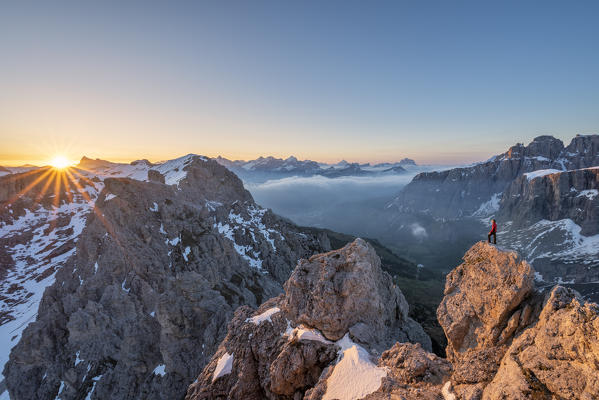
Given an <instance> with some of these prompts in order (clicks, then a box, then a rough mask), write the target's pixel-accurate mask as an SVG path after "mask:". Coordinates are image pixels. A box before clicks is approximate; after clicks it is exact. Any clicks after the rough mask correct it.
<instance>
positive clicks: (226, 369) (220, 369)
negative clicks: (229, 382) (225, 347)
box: [212, 353, 233, 382]
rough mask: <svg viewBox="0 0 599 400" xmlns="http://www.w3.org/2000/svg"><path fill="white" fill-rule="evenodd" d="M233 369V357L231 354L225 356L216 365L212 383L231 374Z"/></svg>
mask: <svg viewBox="0 0 599 400" xmlns="http://www.w3.org/2000/svg"><path fill="white" fill-rule="evenodd" d="M232 369H233V355H232V354H229V353H225V354H223V355H222V356H221V357H220V358H219V359H218V362H217V363H216V368H215V369H214V373H213V374H212V382H214V381H215V380H217V379H218V378H220V377H221V376H225V375H228V374H230V373H231V370H232Z"/></svg>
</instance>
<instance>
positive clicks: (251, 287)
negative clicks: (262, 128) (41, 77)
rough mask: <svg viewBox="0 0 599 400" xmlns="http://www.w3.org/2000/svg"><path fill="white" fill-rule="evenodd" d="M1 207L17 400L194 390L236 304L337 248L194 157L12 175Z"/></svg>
mask: <svg viewBox="0 0 599 400" xmlns="http://www.w3.org/2000/svg"><path fill="white" fill-rule="evenodd" d="M0 204H2V208H1V209H0V261H1V262H2V265H1V266H2V268H1V269H0V274H1V275H0V278H1V280H0V295H1V296H2V297H1V298H0V300H1V303H0V307H1V308H0V312H1V314H0V316H1V319H0V334H1V336H0V339H1V340H2V343H1V344H2V348H1V353H0V361H1V362H2V365H0V367H1V368H2V369H3V374H4V376H5V382H2V379H0V390H2V389H3V387H4V383H5V384H6V387H8V390H10V392H11V398H12V399H31V398H54V397H56V396H57V395H58V396H59V397H60V398H62V399H71V398H73V399H75V398H86V397H87V398H93V399H96V398H115V399H116V398H139V397H140V396H141V397H143V398H146V399H152V398H153V399H159V398H165V396H166V397H168V396H170V395H172V394H173V393H181V392H184V390H185V388H186V387H187V385H188V384H189V383H190V382H191V380H192V379H193V377H195V376H196V375H197V373H198V369H201V367H202V365H203V363H204V362H205V361H206V360H207V359H208V357H210V356H211V354H212V351H214V349H215V348H216V344H217V340H219V337H220V335H221V334H222V333H223V327H224V326H226V323H227V320H228V318H230V316H231V315H232V311H233V309H234V308H236V307H238V306H240V305H243V304H253V305H255V304H259V303H260V302H261V301H262V299H263V297H264V296H269V297H270V296H273V295H276V294H277V293H278V292H280V291H281V283H282V282H283V281H284V280H285V279H286V278H287V277H288V275H289V273H290V271H291V269H292V268H293V266H294V265H295V263H296V262H297V260H298V259H299V258H300V257H307V256H309V255H311V254H313V253H314V252H320V251H323V250H327V249H329V244H328V239H327V238H326V236H323V235H320V234H319V233H311V232H309V231H305V232H304V231H303V230H302V229H301V228H298V227H296V226H295V225H293V224H292V223H290V222H288V221H286V220H283V219H281V218H279V217H277V216H276V215H274V214H273V213H272V212H270V211H268V210H266V209H263V208H261V207H260V206H258V205H257V204H255V203H254V201H253V199H252V197H251V195H250V194H249V192H247V191H246V190H245V189H244V188H243V184H242V182H241V181H240V180H239V179H238V178H237V177H236V176H235V175H234V174H232V173H231V172H229V171H228V170H226V169H225V168H223V167H222V166H220V165H219V164H217V163H216V162H215V161H213V160H210V159H207V158H205V157H201V156H195V155H191V154H190V155H187V156H184V157H181V158H178V159H175V160H170V161H166V162H163V163H156V164H152V163H149V162H147V161H145V160H141V161H137V162H134V163H131V164H119V163H110V162H107V161H103V160H90V159H85V158H84V159H82V162H81V163H80V164H79V165H78V166H76V167H73V168H70V169H68V170H66V171H60V172H59V171H56V170H54V169H51V168H38V169H34V170H32V171H29V172H27V173H22V174H10V175H6V176H4V177H0ZM157 344H160V345H159V346H158V345H157ZM11 349H12V351H11ZM9 352H10V354H9ZM139 354H143V355H144V356H143V357H141V359H140V357H139ZM181 355H185V356H184V357H182V356H181ZM7 360H9V361H8V362H6V361H7ZM5 362H6V367H5V366H4V364H5ZM144 371H147V372H148V373H147V374H146V373H145V372H144ZM131 391H132V392H131ZM0 396H4V397H6V396H7V392H6V391H4V392H2V393H0Z"/></svg>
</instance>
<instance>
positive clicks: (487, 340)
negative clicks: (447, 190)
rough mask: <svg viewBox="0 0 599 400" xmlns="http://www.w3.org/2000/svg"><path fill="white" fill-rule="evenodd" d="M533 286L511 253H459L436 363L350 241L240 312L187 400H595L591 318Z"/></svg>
mask: <svg viewBox="0 0 599 400" xmlns="http://www.w3.org/2000/svg"><path fill="white" fill-rule="evenodd" d="M534 274H535V271H534V270H533V269H532V267H531V266H530V265H529V264H528V263H527V262H526V261H524V260H523V259H522V258H521V257H520V256H519V255H518V254H517V253H516V252H514V251H511V250H507V249H503V248H500V247H497V246H493V245H490V244H487V243H485V242H480V243H477V244H476V245H474V246H473V247H472V248H471V249H470V250H468V252H467V253H466V254H465V255H464V261H463V263H462V264H461V265H459V266H458V267H456V268H455V269H453V270H452V271H451V273H450V274H449V275H448V276H447V281H446V286H445V297H444V299H443V301H442V303H441V304H440V306H439V309H438V313H437V314H438V318H439V322H440V323H441V326H442V327H443V329H444V331H445V333H446V335H447V338H448V343H449V344H448V347H447V354H448V358H447V359H444V358H440V357H438V356H436V355H435V354H432V353H430V350H429V343H428V341H427V340H426V336H425V335H423V333H422V330H421V329H420V328H419V327H418V325H417V324H415V323H414V322H413V321H410V320H409V318H406V317H405V315H406V308H407V305H406V304H405V301H403V296H402V295H401V292H400V291H399V290H398V289H397V288H395V287H394V286H393V285H392V284H391V283H390V281H389V280H388V279H387V278H386V277H385V273H384V272H382V271H380V263H379V261H378V260H377V257H376V254H374V251H373V250H372V248H370V246H369V245H368V244H366V243H365V242H364V241H362V240H361V239H357V240H356V241H354V242H353V243H350V244H348V245H347V246H345V247H344V248H343V249H341V250H338V251H332V252H329V253H325V254H321V255H317V256H313V257H311V258H310V259H309V260H303V261H301V262H300V263H299V264H298V265H297V266H296V268H295V270H294V272H293V274H292V275H291V277H290V279H289V280H288V281H287V282H286V283H285V293H284V294H281V295H280V296H278V297H275V298H272V299H270V300H268V301H266V302H265V303H264V304H263V305H262V306H260V307H259V308H258V309H257V310H255V311H254V310H252V309H251V308H250V307H247V306H244V307H241V308H239V309H238V310H237V311H236V312H235V317H234V318H233V320H232V321H231V323H230V324H229V327H228V334H227V337H226V338H225V340H224V341H223V342H222V343H221V344H220V346H219V347H218V350H217V351H216V353H215V355H214V356H213V357H212V359H211V360H210V362H209V363H208V364H207V365H206V367H205V368H204V370H203V371H202V373H201V374H200V375H199V376H198V378H197V380H196V381H195V382H194V383H193V384H192V385H191V386H190V387H189V389H188V392H187V397H186V399H188V400H196V399H310V400H316V399H319V400H320V399H331V400H332V399H341V400H357V399H369V400H374V399H380V400H382V399H431V400H432V399H445V400H449V399H453V400H455V399H464V400H476V399H488V400H494V399H557V398H560V399H562V398H563V399H588V400H590V399H597V398H598V397H599V384H598V381H597V376H599V339H598V336H599V335H598V334H599V307H598V306H597V305H596V304H595V303H588V302H584V301H583V300H581V298H580V297H579V295H578V294H577V293H576V292H575V291H573V290H571V289H568V288H564V287H561V286H555V287H554V288H552V289H551V290H546V291H543V290H537V289H535V288H534V285H533V279H534ZM385 346H386V347H387V349H386V350H384V351H382V352H381V348H382V347H385Z"/></svg>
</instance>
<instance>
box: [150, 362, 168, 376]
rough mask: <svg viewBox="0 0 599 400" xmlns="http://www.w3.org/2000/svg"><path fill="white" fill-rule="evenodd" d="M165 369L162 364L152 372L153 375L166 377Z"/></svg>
mask: <svg viewBox="0 0 599 400" xmlns="http://www.w3.org/2000/svg"><path fill="white" fill-rule="evenodd" d="M165 368H166V366H165V365H164V364H160V365H158V366H157V367H156V368H154V371H152V373H153V374H154V375H159V376H164V375H166V372H165Z"/></svg>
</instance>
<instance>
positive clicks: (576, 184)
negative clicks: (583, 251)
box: [498, 166, 599, 236]
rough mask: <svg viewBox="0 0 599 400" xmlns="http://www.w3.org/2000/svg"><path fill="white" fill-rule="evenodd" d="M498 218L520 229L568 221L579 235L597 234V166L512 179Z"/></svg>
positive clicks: (598, 197) (598, 170)
mask: <svg viewBox="0 0 599 400" xmlns="http://www.w3.org/2000/svg"><path fill="white" fill-rule="evenodd" d="M498 218H502V219H503V220H509V221H513V223H514V226H515V227H520V228H521V227H523V226H527V225H530V224H532V223H535V222H537V221H540V220H549V221H556V220H561V219H566V218H568V219H570V220H572V221H574V223H576V224H577V225H579V226H580V227H581V232H580V233H581V234H583V235H586V236H590V235H595V234H597V233H599V166H598V167H597V168H585V169H577V170H573V171H564V172H556V173H552V174H548V175H544V176H539V177H537V178H534V179H530V178H529V177H527V176H524V175H523V176H521V177H519V178H517V179H515V180H514V181H513V182H512V183H511V184H510V185H509V186H508V188H507V189H506V191H505V193H504V194H503V196H502V198H501V203H500V209H499V213H498Z"/></svg>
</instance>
